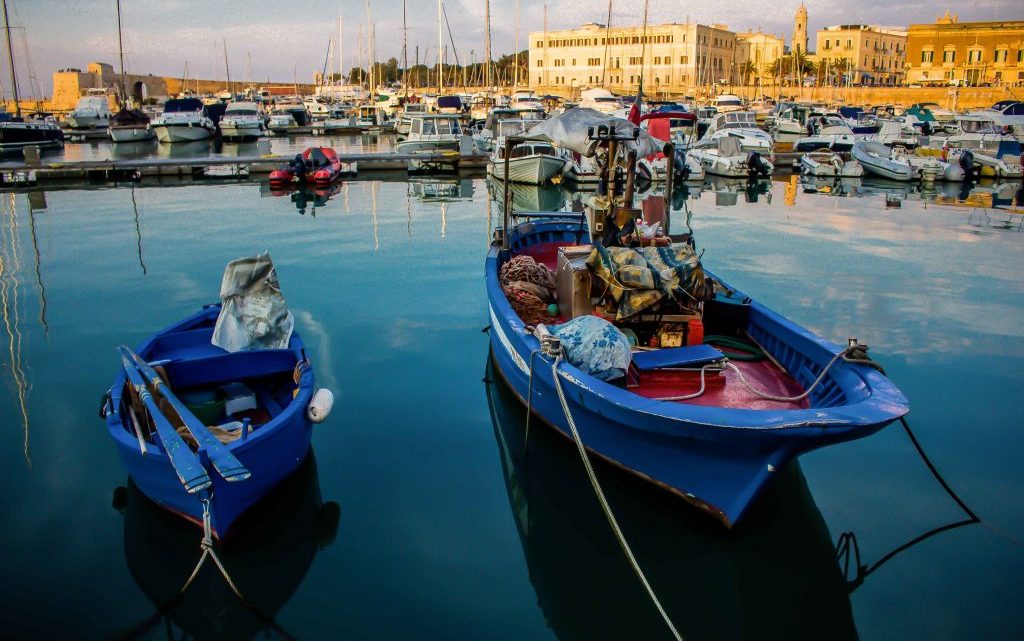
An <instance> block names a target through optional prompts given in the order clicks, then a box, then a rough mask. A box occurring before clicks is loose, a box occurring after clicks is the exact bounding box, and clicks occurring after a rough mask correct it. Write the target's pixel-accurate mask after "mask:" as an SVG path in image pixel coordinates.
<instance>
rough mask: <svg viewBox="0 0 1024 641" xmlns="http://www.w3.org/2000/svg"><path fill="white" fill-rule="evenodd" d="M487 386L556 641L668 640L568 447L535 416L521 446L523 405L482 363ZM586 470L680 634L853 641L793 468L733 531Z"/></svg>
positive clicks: (651, 491)
mask: <svg viewBox="0 0 1024 641" xmlns="http://www.w3.org/2000/svg"><path fill="white" fill-rule="evenodd" d="M487 381H488V382H487V398H488V402H489V405H490V411H491V419H492V421H493V424H494V433H495V439H496V440H497V443H498V449H499V452H500V456H501V464H502V469H503V471H504V474H505V482H506V488H507V490H508V498H509V503H510V507H511V509H512V514H513V516H514V518H515V522H516V527H517V529H518V531H519V537H520V542H521V544H522V547H523V554H524V556H525V558H526V563H527V567H528V570H529V575H530V582H531V583H532V584H533V587H534V589H535V590H536V593H537V600H538V603H539V604H540V607H541V609H542V610H543V611H544V617H545V620H546V621H547V623H548V625H549V626H550V627H551V628H552V630H553V631H554V632H555V634H556V635H557V636H558V638H559V639H561V640H562V641H567V640H569V639H662V638H665V639H667V638H670V635H669V633H668V630H667V628H666V626H665V624H664V622H663V621H662V620H661V618H660V617H659V615H658V612H657V610H656V609H655V608H654V606H653V605H652V603H651V601H650V600H649V598H648V596H647V594H646V592H645V591H644V589H643V588H642V586H641V584H640V583H639V581H638V579H637V578H636V576H635V575H634V574H633V572H632V570H631V568H630V567H629V565H628V563H627V562H626V560H625V558H624V557H623V554H622V551H621V549H620V548H619V545H618V543H617V541H616V540H615V538H614V536H613V535H612V533H611V530H610V528H609V526H608V523H607V521H606V520H605V517H604V515H603V513H602V511H601V509H600V507H599V506H598V503H597V501H596V499H595V497H594V495H593V490H592V489H591V487H590V484H589V483H588V481H587V479H586V476H585V474H584V473H583V469H582V465H581V463H580V460H579V456H578V454H577V453H576V450H575V449H574V448H573V447H572V445H571V444H570V443H569V442H568V441H566V440H565V439H563V438H561V437H559V436H558V435H557V434H555V433H554V432H553V430H551V429H550V428H548V427H546V426H544V425H541V424H540V423H539V422H536V419H535V422H533V424H532V425H531V426H530V433H529V449H528V452H527V451H526V448H525V447H524V438H525V429H524V415H525V408H524V406H523V404H522V403H521V402H520V400H519V399H518V398H517V397H516V396H515V395H514V393H513V392H511V391H510V390H509V388H508V387H507V386H506V385H505V383H504V381H502V380H501V379H500V374H499V373H497V370H495V369H494V368H493V367H492V366H491V363H490V359H488V372H487ZM595 463H598V462H597V461H595ZM595 469H596V470H597V473H598V476H599V477H600V480H601V483H602V485H603V487H604V491H605V494H606V495H607V497H608V500H609V502H610V504H611V506H612V509H613V510H614V511H615V514H616V516H617V517H618V520H619V523H620V524H621V525H622V528H623V531H624V533H625V535H626V537H627V538H628V539H629V542H630V545H631V546H632V548H633V551H634V553H635V554H636V556H637V559H638V561H639V562H640V565H641V567H643V568H644V570H645V572H646V573H647V577H648V579H649V580H650V582H651V585H652V587H653V588H654V590H655V592H656V593H657V594H658V597H659V599H660V600H661V602H662V605H664V606H665V608H666V610H667V612H668V614H669V616H670V617H671V619H672V620H673V621H674V623H675V624H676V626H677V627H678V628H679V629H680V632H682V633H683V636H684V637H685V638H687V639H690V640H698V639H721V638H745V637H748V636H750V635H751V634H752V633H754V634H756V636H757V637H758V638H766V639H767V638H778V639H802V638H808V639H811V638H813V639H855V638H857V631H856V628H855V626H854V621H853V615H852V611H851V607H850V601H849V597H848V591H847V585H846V582H845V579H844V577H843V575H842V572H841V571H840V568H839V565H838V564H837V562H836V554H835V549H834V548H833V546H832V541H831V537H830V534H829V530H828V528H827V527H826V525H825V523H824V521H823V519H822V517H821V514H820V512H819V511H818V508H817V506H815V504H814V501H813V499H812V498H811V495H810V492H809V491H808V489H807V485H806V482H805V480H804V477H803V473H802V472H801V470H800V468H799V466H798V464H797V463H794V464H793V465H791V466H789V467H787V468H786V469H785V470H781V471H780V472H779V475H778V477H777V479H776V482H775V483H774V484H773V485H772V486H770V487H769V488H766V491H765V493H764V495H763V496H762V497H761V498H760V499H759V500H758V502H757V503H756V504H755V505H754V506H753V507H752V508H751V513H750V515H749V518H748V519H747V520H746V521H745V522H744V523H742V524H740V526H739V527H737V528H736V529H734V530H732V531H724V530H722V529H721V528H720V527H719V526H718V525H717V524H715V523H712V522H709V521H708V520H707V519H705V518H703V517H702V516H701V515H698V514H694V513H693V512H692V511H690V510H688V509H687V507H686V506H685V505H684V504H682V503H681V502H679V501H675V500H672V499H671V497H669V496H667V495H665V494H664V493H661V492H659V491H658V490H657V489H656V488H653V487H651V486H649V485H646V484H644V483H643V482H642V481H640V480H638V479H635V478H633V477H630V476H628V475H625V474H623V473H621V472H619V471H618V470H615V469H613V468H611V467H610V466H608V465H604V464H598V465H596V468H595ZM754 631H756V632H754Z"/></svg>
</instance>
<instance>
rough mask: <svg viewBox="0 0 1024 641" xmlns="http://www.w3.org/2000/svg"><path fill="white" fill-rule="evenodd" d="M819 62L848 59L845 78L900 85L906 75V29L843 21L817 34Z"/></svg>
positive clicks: (858, 82) (865, 83)
mask: <svg viewBox="0 0 1024 641" xmlns="http://www.w3.org/2000/svg"><path fill="white" fill-rule="evenodd" d="M816 44H817V46H816V52H815V53H816V55H817V59H818V61H819V63H820V64H827V63H826V61H832V63H833V64H832V66H833V68H835V67H836V66H837V65H835V61H838V60H843V61H845V62H844V63H843V64H845V67H844V68H842V69H843V70H842V75H843V78H842V80H843V81H844V82H847V83H849V84H855V85H898V84H902V82H903V78H904V72H905V69H904V64H905V63H906V54H907V32H906V30H905V29H903V28H902V27H882V26H878V25H866V24H844V25H836V26H832V27H826V28H824V29H821V30H819V31H818V33H817V43H816Z"/></svg>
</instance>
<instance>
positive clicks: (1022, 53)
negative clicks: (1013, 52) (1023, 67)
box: [1017, 49, 1024, 64]
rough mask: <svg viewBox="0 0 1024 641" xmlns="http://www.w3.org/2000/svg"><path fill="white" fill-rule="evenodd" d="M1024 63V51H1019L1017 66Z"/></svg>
mask: <svg viewBox="0 0 1024 641" xmlns="http://www.w3.org/2000/svg"><path fill="white" fill-rule="evenodd" d="M1022 62H1024V49H1018V50H1017V64H1020V63H1022Z"/></svg>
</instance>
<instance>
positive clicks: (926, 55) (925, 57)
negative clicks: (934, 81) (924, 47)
mask: <svg viewBox="0 0 1024 641" xmlns="http://www.w3.org/2000/svg"><path fill="white" fill-rule="evenodd" d="M934 60H935V52H934V51H922V52H921V62H934Z"/></svg>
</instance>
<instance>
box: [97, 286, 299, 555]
mask: <svg viewBox="0 0 1024 641" xmlns="http://www.w3.org/2000/svg"><path fill="white" fill-rule="evenodd" d="M220 311H221V305H209V306H207V307H204V308H203V309H202V310H201V311H199V312H198V313H196V314H193V315H191V316H189V317H188V318H186V319H184V320H182V321H180V322H178V323H175V324H174V325H171V326H170V327H167V328H165V329H163V330H161V331H159V332H157V333H156V334H154V335H153V336H152V337H150V338H149V339H147V340H146V341H144V342H143V343H142V344H141V345H139V346H138V348H137V349H136V350H135V352H136V354H137V355H138V357H139V360H140V361H142V362H143V363H142V365H143V366H145V364H148V365H151V366H152V369H153V370H154V371H156V372H158V374H159V376H160V378H161V379H162V383H163V384H165V385H166V387H167V388H169V389H170V390H173V394H174V395H175V396H176V397H180V399H181V400H182V402H183V403H184V404H186V405H187V407H186V409H185V410H183V412H182V414H188V413H191V416H188V417H186V416H184V415H183V416H181V419H182V420H181V421H179V420H177V417H176V416H175V412H174V410H173V409H171V408H168V407H167V405H166V403H164V402H163V401H161V406H160V407H159V408H158V407H157V406H156V405H154V404H148V405H145V404H143V403H142V402H141V401H142V399H141V398H140V394H139V393H138V388H137V386H136V385H135V384H134V382H133V381H132V380H131V378H130V376H129V375H130V374H135V373H137V372H133V370H132V368H131V365H132V363H130V362H126V363H125V368H124V369H122V370H121V371H120V372H119V373H118V375H117V377H116V378H115V380H114V384H113V386H112V387H111V388H110V391H109V392H108V394H107V396H106V397H105V399H104V404H103V412H102V413H103V415H104V417H105V419H106V424H107V429H108V431H109V433H110V437H111V438H112V439H113V440H114V443H115V444H116V445H117V450H118V453H119V454H120V456H121V459H122V460H123V461H124V464H125V466H126V467H127V468H128V473H129V474H130V476H131V478H132V480H133V481H134V483H135V485H136V486H137V487H138V488H139V489H140V490H141V491H142V492H143V493H144V494H145V495H146V496H148V497H149V498H150V499H152V500H153V501H155V502H156V503H158V504H160V505H161V506H163V507H165V508H167V509H169V510H171V511H173V512H175V513H178V514H180V515H181V516H184V517H185V518H187V519H189V520H191V521H194V522H196V523H200V524H201V523H202V522H203V518H204V502H206V503H207V505H208V512H209V520H210V524H211V527H212V531H213V534H214V535H215V536H218V537H223V536H225V535H226V534H227V532H228V529H229V528H230V527H231V525H232V523H234V522H235V520H236V519H237V518H238V517H239V516H240V515H242V514H243V513H244V512H245V511H246V510H247V509H248V508H249V507H250V506H252V505H253V504H254V503H256V502H257V501H258V500H259V499H260V498H261V497H263V496H264V495H265V494H267V493H268V492H269V491H270V490H271V489H273V488H274V487H275V486H277V485H278V484H279V483H280V482H281V481H282V480H283V479H284V478H285V477H287V476H288V475H289V474H291V473H292V472H293V471H294V470H295V469H296V468H297V467H298V466H299V465H300V464H301V463H302V462H303V460H304V459H305V458H306V456H307V455H308V454H309V451H310V439H311V435H312V421H311V419H310V416H309V415H308V414H309V412H307V407H308V406H309V405H310V401H311V399H312V397H313V394H314V378H313V370H312V367H311V366H310V364H309V360H308V358H307V357H306V354H305V349H304V347H303V343H302V339H301V338H300V337H299V335H298V333H296V332H292V333H291V336H290V338H288V339H287V340H288V342H287V348H283V349H253V350H249V351H239V352H234V353H231V352H228V351H226V350H224V349H222V348H221V347H218V346H217V345H214V344H212V342H211V337H212V335H213V333H214V326H215V324H216V322H217V318H218V315H219V314H220ZM152 383H153V380H152V379H151V378H149V377H146V387H148V389H147V390H146V391H145V393H144V394H142V395H141V396H146V397H148V398H149V400H150V401H152V400H153V399H152V396H158V395H159V392H158V391H157V390H155V389H154V386H153V384H152ZM232 403H234V407H232V406H231V404H232ZM167 417H170V420H171V422H172V423H174V424H175V426H176V427H177V429H176V430H175V431H174V432H168V431H164V430H162V429H160V428H159V426H157V425H155V423H156V422H162V421H163V420H165V419H166V418H167ZM185 419H188V421H189V422H194V421H195V420H197V419H198V420H199V422H200V423H202V425H201V426H199V427H197V428H196V430H200V429H203V427H204V426H206V425H210V426H211V427H210V428H209V429H210V430H211V433H212V434H214V435H216V436H217V437H218V440H217V443H219V446H218V445H217V444H216V443H213V442H212V441H209V440H207V441H206V442H200V443H191V444H189V445H186V443H184V442H181V441H179V440H178V439H176V438H175V436H174V435H175V434H179V435H185V436H187V435H188V433H187V432H186V430H185V429H184V427H183V426H182V425H181V424H182V423H183V422H185ZM206 438H207V439H208V438H209V437H208V436H207V437H206ZM221 441H225V442H221ZM193 450H195V451H193ZM182 461H184V463H182ZM196 461H198V463H199V464H200V466H199V467H197V466H195V465H194V463H195V462H196ZM225 461H230V462H231V463H232V465H230V466H226V465H225Z"/></svg>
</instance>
